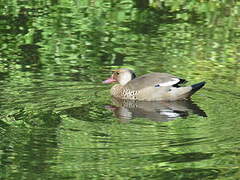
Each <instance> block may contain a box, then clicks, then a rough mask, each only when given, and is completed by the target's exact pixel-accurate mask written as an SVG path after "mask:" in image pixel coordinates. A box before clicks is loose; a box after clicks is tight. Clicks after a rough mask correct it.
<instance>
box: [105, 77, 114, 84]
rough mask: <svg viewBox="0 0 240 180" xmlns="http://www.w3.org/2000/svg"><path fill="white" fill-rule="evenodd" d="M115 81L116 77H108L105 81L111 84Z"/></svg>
mask: <svg viewBox="0 0 240 180" xmlns="http://www.w3.org/2000/svg"><path fill="white" fill-rule="evenodd" d="M113 82H116V80H115V79H113V78H112V77H110V78H108V79H106V80H105V81H103V83H104V84H110V83H113Z"/></svg>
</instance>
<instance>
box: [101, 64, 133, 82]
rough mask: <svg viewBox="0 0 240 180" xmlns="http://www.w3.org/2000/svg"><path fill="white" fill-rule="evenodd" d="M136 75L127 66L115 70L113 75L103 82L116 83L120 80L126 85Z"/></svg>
mask: <svg viewBox="0 0 240 180" xmlns="http://www.w3.org/2000/svg"><path fill="white" fill-rule="evenodd" d="M135 77H136V75H135V73H134V72H133V71H132V70H130V69H127V68H121V69H117V70H115V71H113V73H112V76H111V77H110V78H108V79H106V80H105V81H103V83H105V84H109V83H114V82H118V83H119V84H121V85H122V86H124V85H126V84H127V83H128V82H129V81H131V80H133V79H134V78H135Z"/></svg>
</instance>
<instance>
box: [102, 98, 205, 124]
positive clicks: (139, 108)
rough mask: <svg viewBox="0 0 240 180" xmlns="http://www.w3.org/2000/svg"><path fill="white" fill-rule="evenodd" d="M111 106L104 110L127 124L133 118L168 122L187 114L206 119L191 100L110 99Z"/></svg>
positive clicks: (203, 113)
mask: <svg viewBox="0 0 240 180" xmlns="http://www.w3.org/2000/svg"><path fill="white" fill-rule="evenodd" d="M112 102H113V105H108V106H106V109H109V110H111V111H113V113H114V114H115V116H116V117H118V118H119V119H120V120H121V122H128V121H129V120H131V119H133V118H137V117H138V118H147V119H151V120H153V121H170V120H173V119H176V118H178V117H182V118H184V117H187V116H188V115H189V114H196V115H198V116H202V117H207V115H206V113H205V112H204V111H203V110H201V109H200V108H199V107H198V106H197V105H196V104H195V103H194V102H193V101H192V100H185V101H174V102H160V101H154V102H150V101H133V100H121V99H116V98H113V99H112Z"/></svg>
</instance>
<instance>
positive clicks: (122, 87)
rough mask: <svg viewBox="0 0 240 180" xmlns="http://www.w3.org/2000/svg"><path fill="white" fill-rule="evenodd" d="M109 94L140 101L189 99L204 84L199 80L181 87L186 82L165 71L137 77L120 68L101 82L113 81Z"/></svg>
mask: <svg viewBox="0 0 240 180" xmlns="http://www.w3.org/2000/svg"><path fill="white" fill-rule="evenodd" d="M113 82H117V83H118V84H116V85H114V86H113V87H112V88H111V91H110V92H111V95H112V96H114V97H116V98H120V99H132V100H140V101H176V100H182V99H189V98H190V97H191V95H192V94H194V93H195V92H196V91H197V90H199V89H200V88H202V87H203V86H204V85H205V82H200V83H197V84H194V85H192V86H186V87H181V86H179V85H180V84H183V83H185V82H186V80H184V79H182V78H178V77H176V76H174V75H171V74H167V73H149V74H145V75H143V76H140V77H137V78H136V75H135V74H134V72H133V71H132V70H130V69H126V68H122V69H118V70H116V71H114V72H113V74H112V76H111V77H110V78H109V79H107V80H105V81H104V82H103V83H113Z"/></svg>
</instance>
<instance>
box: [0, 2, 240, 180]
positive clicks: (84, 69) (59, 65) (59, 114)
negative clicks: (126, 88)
mask: <svg viewBox="0 0 240 180" xmlns="http://www.w3.org/2000/svg"><path fill="white" fill-rule="evenodd" d="M0 6H1V7H2V9H1V13H2V15H1V20H0V22H1V25H0V33H1V36H0V41H1V52H0V90H1V91H0V99H1V101H0V111H1V114H0V117H1V119H0V172H1V173H0V179H7V180H9V179H171V180H174V179H182V180H187V179H224V180H225V179H231V180H232V179H234V180H235V179H239V178H240V166H239V161H240V158H239V153H240V148H239V147H240V140H239V139H240V133H239V128H240V127H239V112H240V111H239V100H240V91H239V88H240V84H239V80H240V79H239V77H240V76H239V56H240V54H239V43H240V39H239V28H238V25H237V24H235V18H237V17H239V16H237V15H236V16H231V17H229V18H231V20H232V21H231V22H232V23H228V24H226V19H224V18H222V21H220V20H219V19H221V13H216V14H215V15H214V16H213V17H214V18H215V21H214V20H213V22H212V23H215V24H214V25H211V24H210V25H209V24H206V23H205V22H204V20H201V19H200V20H199V19H198V18H196V20H195V21H194V22H192V20H191V19H190V20H189V21H188V20H186V21H183V20H176V18H175V15H174V14H172V13H168V12H165V13H166V14H165V15H166V16H163V15H162V14H163V11H161V10H157V9H153V8H145V9H142V8H140V7H138V6H136V5H135V4H134V3H133V2H132V1H130V0H129V1H123V2H122V3H117V2H116V3H112V4H111V3H108V2H105V1H101V3H100V2H99V3H97V2H95V3H93V1H81V2H80V1H39V3H38V2H35V1H31V2H30V1H25V0H23V1H13V0H12V1H6V2H2V3H0ZM226 8H227V9H228V8H230V6H227V7H226ZM223 10H224V9H223ZM218 18H219V19H218ZM229 20H230V19H228V21H227V22H230V21H229ZM223 27H224V28H223ZM118 67H128V68H132V69H133V70H135V71H136V74H137V75H142V74H144V73H148V72H168V73H173V74H174V75H177V76H180V77H183V78H186V79H187V80H188V81H189V84H191V83H196V82H200V81H206V82H207V84H206V86H205V87H204V88H203V89H202V90H201V91H199V92H198V93H196V94H195V95H194V96H193V98H192V100H191V101H186V102H172V103H158V102H154V103H151V102H119V101H116V100H114V99H112V98H111V97H110V95H109V89H110V87H111V85H104V84H102V83H101V82H102V80H104V79H106V78H107V77H108V76H110V74H111V70H113V69H115V68H118Z"/></svg>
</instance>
